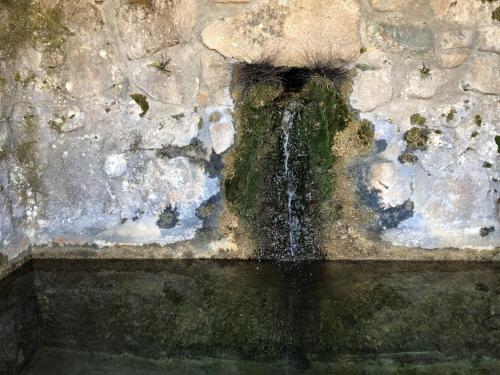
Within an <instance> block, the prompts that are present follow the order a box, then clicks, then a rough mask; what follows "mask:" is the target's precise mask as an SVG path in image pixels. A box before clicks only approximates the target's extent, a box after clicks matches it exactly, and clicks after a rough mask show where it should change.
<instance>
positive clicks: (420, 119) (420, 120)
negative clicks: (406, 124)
mask: <svg viewBox="0 0 500 375" xmlns="http://www.w3.org/2000/svg"><path fill="white" fill-rule="evenodd" d="M426 123H427V119H426V118H425V117H424V116H422V115H421V114H420V113H414V114H413V115H411V116H410V124H412V125H419V126H424V125H425V124H426Z"/></svg>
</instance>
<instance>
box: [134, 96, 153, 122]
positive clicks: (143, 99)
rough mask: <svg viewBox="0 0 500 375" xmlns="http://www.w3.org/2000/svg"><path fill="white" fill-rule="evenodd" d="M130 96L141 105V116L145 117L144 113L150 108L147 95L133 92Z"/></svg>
mask: <svg viewBox="0 0 500 375" xmlns="http://www.w3.org/2000/svg"><path fill="white" fill-rule="evenodd" d="M130 98H131V99H132V100H133V101H134V102H136V103H137V104H138V105H139V107H141V110H142V112H141V113H140V114H139V116H141V117H144V115H145V114H146V113H147V112H148V110H149V103H148V101H147V99H146V95H143V94H131V95H130Z"/></svg>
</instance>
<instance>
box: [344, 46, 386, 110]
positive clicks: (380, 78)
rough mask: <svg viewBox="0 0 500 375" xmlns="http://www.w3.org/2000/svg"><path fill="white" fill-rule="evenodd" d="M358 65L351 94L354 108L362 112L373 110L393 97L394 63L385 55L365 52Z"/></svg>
mask: <svg viewBox="0 0 500 375" xmlns="http://www.w3.org/2000/svg"><path fill="white" fill-rule="evenodd" d="M384 61H385V62H384ZM356 66H357V67H358V70H357V74H356V76H355V77H354V82H353V87H352V93H351V96H350V101H351V104H352V106H353V107H354V108H356V109H358V110H359V111H362V112H366V111H371V110H373V109H375V108H376V107H378V106H380V105H382V104H384V103H387V102H388V101H390V100H391V99H392V83H391V70H392V64H391V63H389V62H388V60H387V59H386V56H385V55H383V54H378V53H374V54H372V53H368V54H363V55H362V56H361V58H360V59H359V60H358V63H357V64H356ZM375 93H376V94H375Z"/></svg>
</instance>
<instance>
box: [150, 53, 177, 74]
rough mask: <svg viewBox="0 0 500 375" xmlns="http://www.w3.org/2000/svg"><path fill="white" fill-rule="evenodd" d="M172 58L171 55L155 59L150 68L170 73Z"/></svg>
mask: <svg viewBox="0 0 500 375" xmlns="http://www.w3.org/2000/svg"><path fill="white" fill-rule="evenodd" d="M171 60H172V59H171V58H170V57H162V58H161V59H160V60H158V61H153V62H151V63H149V64H148V66H149V67H150V68H153V69H155V70H156V71H157V72H160V73H164V74H167V75H170V74H171V73H172V71H171V70H170V69H169V67H168V66H169V64H170V61H171Z"/></svg>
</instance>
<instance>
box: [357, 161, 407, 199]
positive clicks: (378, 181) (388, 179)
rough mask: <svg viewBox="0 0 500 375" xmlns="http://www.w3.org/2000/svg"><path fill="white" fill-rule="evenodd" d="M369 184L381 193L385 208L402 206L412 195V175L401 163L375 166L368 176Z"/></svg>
mask: <svg viewBox="0 0 500 375" xmlns="http://www.w3.org/2000/svg"><path fill="white" fill-rule="evenodd" d="M367 184H368V186H369V187H370V188H371V189H374V190H376V191H378V192H379V198H380V204H381V206H382V207H383V208H389V207H395V206H398V205H401V204H403V203H404V202H405V201H407V200H408V199H410V197H411V195H412V189H411V178H410V174H409V172H408V170H407V169H406V168H405V167H403V166H401V164H400V163H399V162H379V163H376V164H373V165H372V166H371V168H370V170H369V172H368V175H367Z"/></svg>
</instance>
